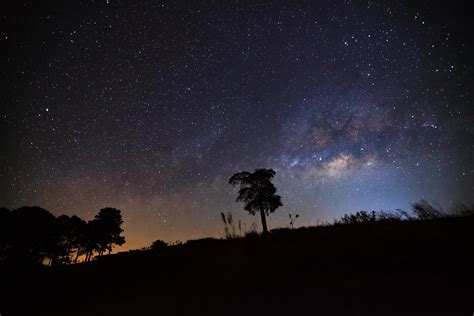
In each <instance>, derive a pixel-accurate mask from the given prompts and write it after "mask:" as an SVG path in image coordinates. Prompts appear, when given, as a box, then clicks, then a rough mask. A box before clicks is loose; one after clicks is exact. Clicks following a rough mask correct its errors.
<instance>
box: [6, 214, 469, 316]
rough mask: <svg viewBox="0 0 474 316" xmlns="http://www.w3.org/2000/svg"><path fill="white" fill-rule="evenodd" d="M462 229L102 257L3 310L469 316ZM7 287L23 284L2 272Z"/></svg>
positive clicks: (374, 228) (32, 284)
mask: <svg viewBox="0 0 474 316" xmlns="http://www.w3.org/2000/svg"><path fill="white" fill-rule="evenodd" d="M473 228H474V222H473V219H472V217H470V218H443V219H437V220H430V221H407V222H397V221H394V222H375V223H366V224H354V225H335V226H326V227H314V228H301V229H295V230H277V231H274V232H272V233H271V234H269V235H267V236H254V237H251V238H242V239H234V240H215V239H205V240H199V241H192V242H188V243H186V244H185V245H180V246H173V247H168V248H166V249H163V250H162V251H159V252H152V251H136V252H129V253H123V254H117V255H110V256H106V257H103V258H101V259H100V260H97V261H95V262H91V263H87V264H77V265H71V266H63V267H59V268H55V269H45V270H44V271H43V270H41V271H39V272H38V273H34V277H24V274H23V279H24V278H26V279H27V280H23V281H22V282H25V283H26V284H25V283H22V282H17V283H16V285H17V286H20V287H23V289H24V288H29V291H22V292H21V293H24V294H21V295H23V296H25V297H23V298H21V299H22V300H23V301H24V302H25V303H23V304H20V305H14V304H13V302H14V300H13V299H9V302H10V305H13V306H14V308H11V306H10V310H11V311H14V312H17V313H20V312H22V311H23V309H26V308H32V309H31V311H32V314H34V315H145V314H146V315H150V314H156V315H175V314H182V315H196V314H213V315H295V314H313V315H343V314H344V315H420V314H424V315H456V314H459V315H463V314H464V315H472V313H473V312H474V271H473V267H474V243H473V241H472V240H474V238H472V237H473V235H474V229H473ZM30 274H33V272H30ZM10 277H11V278H16V280H21V279H22V278H20V277H16V276H15V273H13V272H12V273H11V274H10ZM9 292H10V293H9V294H10V295H12V293H15V291H13V290H12V291H9ZM28 292H29V293H30V294H28ZM29 296H31V297H29ZM15 306H16V307H15ZM3 315H8V313H2V316H3Z"/></svg>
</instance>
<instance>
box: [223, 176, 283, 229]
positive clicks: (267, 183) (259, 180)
mask: <svg viewBox="0 0 474 316" xmlns="http://www.w3.org/2000/svg"><path fill="white" fill-rule="evenodd" d="M275 174H276V172H275V171H274V170H273V169H256V170H255V172H253V173H252V172H248V171H242V172H238V173H236V174H234V175H233V176H232V177H231V178H230V179H229V183H230V184H232V185H234V186H237V185H238V186H239V195H238V196H237V200H236V201H237V202H244V209H245V210H246V211H247V212H249V213H250V214H251V215H255V214H256V213H257V212H259V213H260V217H261V220H262V227H263V232H264V233H266V232H268V228H267V221H266V216H268V215H270V213H273V212H274V211H275V210H276V209H277V208H278V207H280V206H282V205H283V204H282V203H281V196H279V195H277V194H276V191H277V189H276V188H275V186H274V185H273V183H272V181H271V180H272V178H273V177H274V176H275Z"/></svg>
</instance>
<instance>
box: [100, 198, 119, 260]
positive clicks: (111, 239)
mask: <svg viewBox="0 0 474 316" xmlns="http://www.w3.org/2000/svg"><path fill="white" fill-rule="evenodd" d="M94 221H96V224H95V225H96V227H95V229H96V232H95V234H96V235H95V236H96V237H97V246H98V249H97V250H98V251H99V255H102V253H103V252H104V251H106V250H108V251H109V253H110V252H111V251H112V248H113V246H114V245H118V246H121V245H123V244H124V243H125V237H123V236H121V235H120V234H121V233H122V232H123V229H122V227H121V225H122V223H123V220H122V214H121V211H120V210H118V209H116V208H112V207H106V208H103V209H101V210H100V211H99V213H98V214H97V215H96V216H95V218H94Z"/></svg>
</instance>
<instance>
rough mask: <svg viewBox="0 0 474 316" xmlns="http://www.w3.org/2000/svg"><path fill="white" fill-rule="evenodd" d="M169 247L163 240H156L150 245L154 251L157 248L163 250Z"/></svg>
mask: <svg viewBox="0 0 474 316" xmlns="http://www.w3.org/2000/svg"><path fill="white" fill-rule="evenodd" d="M166 247H168V244H167V243H166V242H165V241H163V240H159V239H158V240H155V241H154V242H153V243H152V244H151V246H150V249H151V250H154V251H157V250H162V249H164V248H166Z"/></svg>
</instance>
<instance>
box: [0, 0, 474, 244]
mask: <svg viewBox="0 0 474 316" xmlns="http://www.w3.org/2000/svg"><path fill="white" fill-rule="evenodd" d="M188 2H189V1H188ZM188 2H180V3H177V2H175V1H169V2H166V1H164V2H156V1H141V2H139V3H136V2H132V1H130V2H128V1H114V0H110V1H83V2H82V3H74V4H73V3H70V4H68V5H69V6H68V7H65V5H64V4H63V3H62V2H57V3H55V2H49V3H48V4H45V3H43V2H29V3H19V4H18V5H17V6H16V7H14V8H10V9H8V10H6V12H5V13H2V24H3V27H2V28H1V34H0V35H1V42H2V51H3V54H2V55H3V57H2V60H3V63H2V64H3V66H2V79H3V80H2V109H1V111H2V113H1V115H2V117H1V119H2V124H1V129H2V132H1V142H2V143H1V144H2V155H1V161H2V163H1V175H0V176H1V179H0V185H1V187H0V188H1V195H0V205H3V206H6V207H9V208H15V207H19V206H23V205H40V206H42V207H44V208H47V209H48V210H50V211H51V212H53V213H54V214H56V215H59V214H77V215H80V216H82V217H84V218H85V219H90V218H91V217H93V215H94V214H96V213H97V211H98V210H99V209H100V208H102V207H105V206H113V207H117V208H119V209H121V210H122V212H123V213H124V219H125V236H126V238H127V241H128V242H127V244H126V246H125V247H123V248H122V249H126V248H137V247H142V246H146V245H148V244H149V243H150V242H151V241H153V240H155V239H164V240H167V241H174V240H178V239H179V240H186V239H189V238H199V237H205V236H215V237H219V236H222V235H223V226H222V225H221V223H220V212H229V211H231V212H232V213H233V215H234V217H235V218H236V219H240V220H242V222H243V228H244V230H246V229H249V227H250V226H251V225H252V223H253V222H255V223H257V224H258V222H259V220H258V218H256V217H255V218H254V217H252V216H249V215H246V214H245V212H244V211H243V209H242V205H239V204H237V203H235V202H234V201H235V197H236V192H235V191H234V189H233V188H232V187H231V186H229V185H228V182H227V181H228V178H229V177H230V176H231V175H232V174H233V173H234V172H238V171H241V170H253V169H256V168H273V169H275V170H276V172H277V177H276V179H275V184H276V186H277V188H278V190H279V191H278V192H279V194H280V195H281V196H282V198H283V204H284V207H282V208H280V209H278V210H277V211H276V213H275V214H273V215H272V216H271V217H270V219H269V226H270V228H275V227H284V226H288V224H289V220H288V219H289V218H288V214H289V213H292V214H295V213H296V214H300V217H299V218H298V222H297V223H296V224H297V226H298V225H315V224H317V223H321V222H323V221H330V220H332V219H333V218H335V217H337V216H340V215H341V214H343V213H345V212H352V211H356V210H360V209H365V210H380V209H384V210H392V209H395V208H404V209H407V208H409V205H410V203H412V202H414V201H416V200H418V199H421V198H424V199H427V200H430V201H437V202H439V203H441V204H442V205H445V206H448V205H450V204H451V203H454V202H467V203H470V202H472V197H473V196H474V194H473V193H474V171H473V169H474V163H473V159H472V158H473V154H474V141H473V139H474V138H473V133H474V129H473V106H472V91H473V78H474V76H473V64H472V60H471V57H472V55H473V50H472V43H473V40H472V36H471V35H470V34H469V33H468V32H469V29H472V24H471V22H469V20H470V18H469V17H468V16H464V15H463V14H464V12H465V11H466V8H464V7H463V5H462V3H455V4H449V5H450V7H446V5H448V4H446V3H444V4H443V5H444V7H442V6H441V5H438V3H437V2H433V1H422V2H413V1H402V2H399V1H397V2H394V1H375V2H372V1H368V2H367V1H330V2H329V1H328V2H325V1H319V2H316V1H308V2H306V1H305V2H293V1H283V2H272V3H271V4H270V3H265V2H258V1H250V2H241V1H238V2H237V1H233V2H231V1H228V2H224V3H221V2H220V1H216V2H211V1H206V2H201V3H197V2H195V3H193V4H191V3H188Z"/></svg>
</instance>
